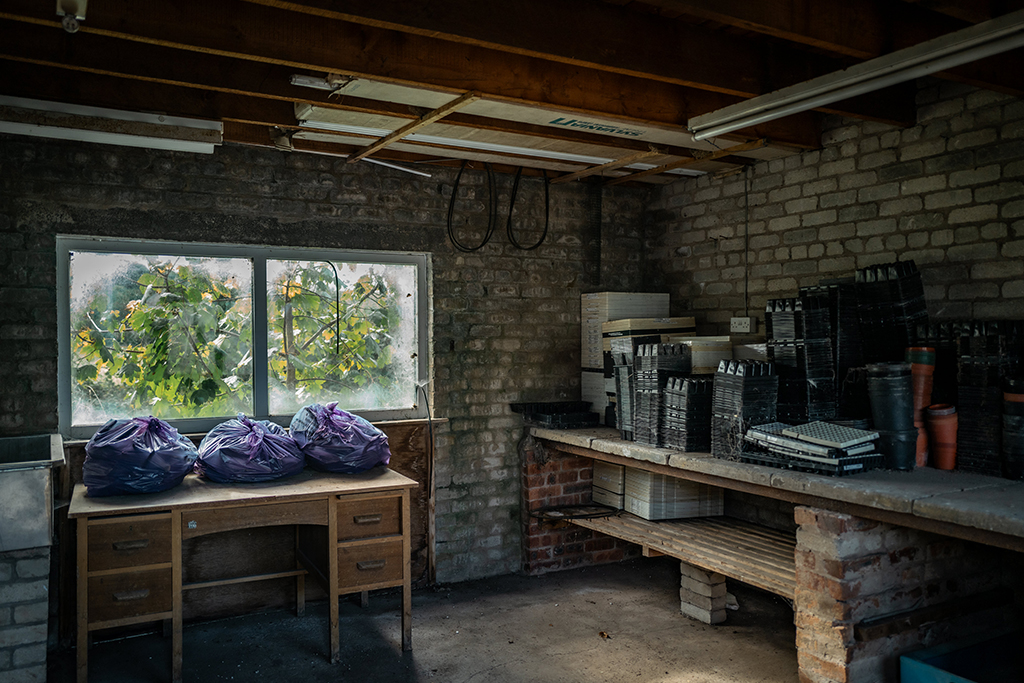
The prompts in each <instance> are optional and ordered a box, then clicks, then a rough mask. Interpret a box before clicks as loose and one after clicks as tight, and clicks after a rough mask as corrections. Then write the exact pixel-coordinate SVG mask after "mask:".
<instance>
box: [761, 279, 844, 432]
mask: <svg viewBox="0 0 1024 683" xmlns="http://www.w3.org/2000/svg"><path fill="white" fill-rule="evenodd" d="M765 321H766V322H765V327H766V329H767V332H768V359H769V360H771V361H773V362H774V363H775V367H776V369H777V371H778V374H779V399H778V406H777V408H776V414H777V416H778V419H779V420H785V421H788V422H794V423H796V422H808V421H812V420H828V419H832V418H834V417H835V416H836V380H835V366H834V364H833V361H832V339H831V336H830V335H831V329H832V323H831V311H830V308H829V299H828V298H827V297H820V296H811V297H808V298H807V299H802V298H801V299H771V300H769V301H768V304H767V306H766V307H765Z"/></svg>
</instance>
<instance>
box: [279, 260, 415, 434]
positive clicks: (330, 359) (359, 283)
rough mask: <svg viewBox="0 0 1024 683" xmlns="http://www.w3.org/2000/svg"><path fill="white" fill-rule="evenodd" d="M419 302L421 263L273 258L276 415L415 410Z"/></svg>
mask: <svg viewBox="0 0 1024 683" xmlns="http://www.w3.org/2000/svg"><path fill="white" fill-rule="evenodd" d="M416 299H417V291H416V266H414V265H395V264H376V263H345V262H340V261H334V262H330V261H272V260H268V261H267V320H268V328H269V329H268V339H267V346H268V349H267V361H268V384H269V394H270V395H269V399H270V412H271V413H272V414H274V415H287V414H290V413H293V412H295V411H296V410H298V409H299V408H301V407H302V406H304V405H307V404H309V403H313V402H317V403H327V402H329V401H337V402H338V403H339V407H341V408H344V409H345V410H388V409H402V408H410V407H411V406H412V405H413V403H414V402H415V386H416V384H415V383H416V367H417V361H416V353H417V327H416Z"/></svg>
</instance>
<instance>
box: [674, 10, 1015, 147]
mask: <svg viewBox="0 0 1024 683" xmlns="http://www.w3.org/2000/svg"><path fill="white" fill-rule="evenodd" d="M1022 46H1024V10H1018V11H1016V12H1011V13H1009V14H1006V15H1004V16H1001V17H998V18H996V19H991V20H989V21H985V22H982V23H980V24H976V25H974V26H970V27H968V28H965V29H962V30H960V31H956V32H954V33H950V34H948V35H945V36H940V37H939V38H934V39H932V40H928V41H925V42H923V43H919V44H918V45H914V46H913V47H908V48H906V49H903V50H898V51H896V52H893V53H891V54H888V55H885V56H882V57H878V58H877V59H872V60H869V61H867V62H863V63H861V64H857V65H854V66H851V67H850V68H849V69H844V70H842V71H837V72H835V73H831V74H827V75H825V76H820V77H818V78H813V79H811V80H809V81H805V82H803V83H798V84H797V85H792V86H789V87H787V88H782V89H780V90H776V91H774V92H770V93H768V94H766V95H761V96H759V97H753V98H751V99H749V100H746V101H744V102H739V103H737V104H733V105H730V106H728V107H723V108H722V109H719V110H717V111H713V112H710V113H708V114H702V115H700V116H695V117H693V118H692V119H690V120H689V121H688V122H687V127H688V128H689V129H690V132H691V133H693V138H694V140H706V139H708V138H713V137H716V136H719V135H724V134H725V133H730V132H732V131H734V130H738V129H740V128H747V127H749V126H756V125H758V124H761V123H765V122H766V121H774V120H775V119H780V118H782V117H784V116H789V115H790V114H796V113H797V112H801V111H807V110H809V109H814V108H817V107H822V106H824V105H826V104H831V103H833V102H838V101H840V100H845V99H848V98H850V97H855V96H857V95H863V94H864V93H868V92H872V91H875V90H880V89H882V88H886V87H888V86H890V85H896V84H897V83H903V82H905V81H909V80H912V79H914V78H919V77H921V76H927V75H929V74H933V73H936V72H938V71H944V70H946V69H951V68H953V67H956V66H960V65H961V64H967V63H968V62H973V61H976V60H978V59H984V58H985V57H991V56H992V55H996V54H999V53H1002V52H1006V51H1007V50H1012V49H1014V48H1018V47H1022Z"/></svg>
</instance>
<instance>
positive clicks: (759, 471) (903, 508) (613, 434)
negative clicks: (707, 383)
mask: <svg viewBox="0 0 1024 683" xmlns="http://www.w3.org/2000/svg"><path fill="white" fill-rule="evenodd" d="M530 433H531V434H532V435H533V436H534V438H537V439H543V440H546V441H550V442H554V443H558V444H565V445H567V446H575V447H577V448H584V449H588V450H591V451H595V452H597V453H607V454H610V455H615V456H620V457H624V458H629V459H632V460H636V461H638V466H643V465H642V464H643V463H651V464H653V465H659V466H666V467H669V468H672V469H675V470H678V471H679V473H680V476H683V477H684V478H685V473H687V472H694V473H699V474H704V475H709V476H712V477H717V478H720V479H724V480H729V481H734V482H738V483H739V482H742V483H746V484H753V485H756V486H759V487H764V488H766V489H770V490H776V491H779V492H782V491H785V492H788V493H790V494H796V495H797V496H800V495H805V496H808V497H812V496H813V497H815V498H819V499H828V500H835V501H841V502H843V503H849V504H851V505H856V506H860V507H863V508H869V509H872V510H878V511H886V512H892V513H898V514H900V515H909V516H910V517H913V518H919V519H921V520H928V521H930V522H935V523H938V524H941V525H955V526H959V527H966V528H969V529H980V530H984V531H989V532H994V533H996V534H1004V535H1007V536H1012V537H1016V538H1017V539H1024V482H1017V481H1010V480H1007V479H1000V478H998V477H988V476H984V475H980V474H969V473H966V472H956V471H953V472H947V471H943V470H937V469H934V468H931V467H919V468H917V469H915V470H914V471H912V472H896V471H891V470H872V471H869V472H864V473H862V474H856V475H852V476H846V477H828V476H823V475H819V474H808V473H805V472H795V471H790V470H782V469H776V468H773V467H764V466H761V465H752V464H748V463H742V462H733V461H730V460H721V459H719V458H715V457H713V456H712V455H711V454H710V453H685V452H683V451H678V450H675V449H672V448H657V447H654V446H644V445H640V444H635V443H633V442H630V441H623V440H622V439H621V438H620V437H619V432H618V431H617V430H615V429H612V428H610V427H598V428H594V429H572V430H569V429H547V428H544V427H531V428H530ZM726 487H728V486H727V484H726ZM787 497H788V498H793V496H787ZM797 500H799V498H797ZM957 535H959V536H963V535H964V534H957ZM979 540H981V539H979ZM982 542H984V540H982ZM1022 547H1024V544H1022Z"/></svg>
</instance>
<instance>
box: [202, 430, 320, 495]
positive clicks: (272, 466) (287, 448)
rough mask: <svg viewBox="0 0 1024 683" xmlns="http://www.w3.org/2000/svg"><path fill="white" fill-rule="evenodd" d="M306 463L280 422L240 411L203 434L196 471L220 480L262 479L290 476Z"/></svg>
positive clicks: (255, 480)
mask: <svg viewBox="0 0 1024 683" xmlns="http://www.w3.org/2000/svg"><path fill="white" fill-rule="evenodd" d="M305 465H306V462H305V459H304V458H303V457H302V453H300V452H299V447H298V445H296V443H295V441H294V440H293V439H292V438H291V437H290V436H288V435H287V434H285V432H284V428H283V427H281V425H278V424H275V423H273V422H270V421H268V420H250V419H249V418H247V417H246V416H245V415H241V414H239V416H238V418H237V419H234V420H228V421H227V422H221V423H220V424H219V425H217V426H216V427H214V428H213V429H211V430H210V431H209V433H208V434H207V435H206V436H205V437H203V440H202V442H201V443H200V444H199V459H198V460H196V472H198V473H199V474H201V475H203V476H205V477H207V478H208V479H210V480H211V481H215V482H218V483H221V484H225V483H229V482H259V481H270V480H272V479H280V478H281V477H290V476H291V475H293V474H298V473H299V472H301V471H302V468H303V467H305Z"/></svg>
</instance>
